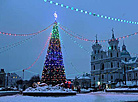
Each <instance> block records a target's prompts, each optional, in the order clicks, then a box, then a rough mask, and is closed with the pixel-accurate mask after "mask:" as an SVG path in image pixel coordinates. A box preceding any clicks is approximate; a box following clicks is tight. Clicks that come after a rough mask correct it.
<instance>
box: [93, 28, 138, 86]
mask: <svg viewBox="0 0 138 102" xmlns="http://www.w3.org/2000/svg"><path fill="white" fill-rule="evenodd" d="M108 44H109V47H108V51H104V50H102V46H101V45H100V44H99V43H98V40H97V38H96V42H95V44H93V45H92V50H93V51H92V54H91V84H92V86H95V87H97V86H99V85H101V86H103V85H104V86H105V85H110V84H111V85H114V84H116V83H117V82H118V81H125V82H126V81H127V80H133V79H134V80H135V79H136V80H137V78H138V68H136V67H138V59H137V57H131V56H130V54H129V52H128V51H127V50H126V46H125V44H123V46H122V51H121V50H120V47H119V46H118V44H119V41H118V39H116V38H115V36H114V32H113V31H112V38H111V39H110V40H109V41H108ZM111 85H110V86H109V87H112V86H111Z"/></svg>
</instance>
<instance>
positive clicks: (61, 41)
mask: <svg viewBox="0 0 138 102" xmlns="http://www.w3.org/2000/svg"><path fill="white" fill-rule="evenodd" d="M60 39H61V36H60ZM61 44H62V46H63V48H64V51H65V53H66V55H67V58H69V55H68V53H67V51H66V48H65V46H64V44H63V40H62V39H61ZM67 62H70V64H71V66H72V68H73V69H75V71H76V72H79V71H78V70H77V69H76V67H75V66H74V65H73V63H72V61H71V60H69V61H67Z"/></svg>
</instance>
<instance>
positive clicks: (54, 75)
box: [41, 21, 66, 85]
mask: <svg viewBox="0 0 138 102" xmlns="http://www.w3.org/2000/svg"><path fill="white" fill-rule="evenodd" d="M65 81H66V76H65V69H64V64H63V57H62V52H61V46H60V39H59V31H58V25H57V22H56V21H55V23H54V25H53V30H52V35H51V38H50V42H49V46H48V50H47V55H46V60H45V63H44V67H43V72H42V79H41V82H43V83H47V84H52V85H56V84H60V83H65Z"/></svg>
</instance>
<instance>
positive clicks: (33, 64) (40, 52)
mask: <svg viewBox="0 0 138 102" xmlns="http://www.w3.org/2000/svg"><path fill="white" fill-rule="evenodd" d="M51 35H52V33H50V35H49V37H48V39H47V41H46V42H45V45H44V47H43V49H42V50H41V52H40V54H39V55H38V57H37V59H36V60H35V61H34V62H33V64H32V65H31V66H29V67H28V68H25V69H23V70H28V69H30V68H31V67H33V66H34V64H35V63H36V62H37V61H38V59H39V58H40V56H41V55H42V53H43V52H44V50H45V48H46V46H47V43H48V41H49V39H50V37H51Z"/></svg>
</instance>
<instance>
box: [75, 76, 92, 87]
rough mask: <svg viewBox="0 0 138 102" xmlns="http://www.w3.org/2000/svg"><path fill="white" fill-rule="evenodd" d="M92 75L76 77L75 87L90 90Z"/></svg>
mask: <svg viewBox="0 0 138 102" xmlns="http://www.w3.org/2000/svg"><path fill="white" fill-rule="evenodd" d="M90 77H91V76H90V74H87V73H86V74H83V75H82V76H80V77H75V80H74V87H75V88H77V87H78V86H80V87H81V88H90V87H91V78H90Z"/></svg>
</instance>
